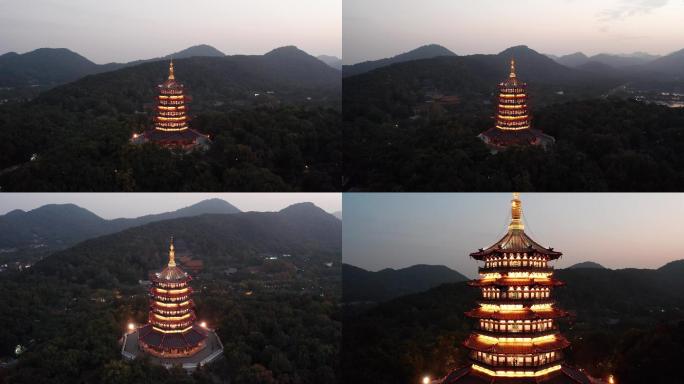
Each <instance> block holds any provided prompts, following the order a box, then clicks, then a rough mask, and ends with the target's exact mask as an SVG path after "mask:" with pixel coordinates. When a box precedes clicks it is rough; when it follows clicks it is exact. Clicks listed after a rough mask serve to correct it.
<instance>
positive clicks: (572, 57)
mask: <svg viewBox="0 0 684 384" xmlns="http://www.w3.org/2000/svg"><path fill="white" fill-rule="evenodd" d="M555 60H556V62H557V63H559V64H563V65H565V66H566V67H571V68H574V67H577V66H580V65H582V64H586V63H587V62H589V58H588V57H587V55H585V54H584V53H582V52H575V53H572V54H569V55H565V56H561V57H559V58H557V59H555Z"/></svg>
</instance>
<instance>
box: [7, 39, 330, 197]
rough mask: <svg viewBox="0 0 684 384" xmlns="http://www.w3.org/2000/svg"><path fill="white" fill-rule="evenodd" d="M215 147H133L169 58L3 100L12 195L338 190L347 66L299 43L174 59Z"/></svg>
mask: <svg viewBox="0 0 684 384" xmlns="http://www.w3.org/2000/svg"><path fill="white" fill-rule="evenodd" d="M175 68H176V78H177V80H178V81H180V82H182V83H184V84H185V86H186V87H187V90H186V91H187V93H188V94H189V96H190V97H191V98H192V101H191V103H190V106H189V111H190V116H191V122H190V126H191V128H194V129H197V130H199V131H201V132H203V133H206V134H209V135H210V136H211V138H212V141H213V143H212V146H211V148H210V150H209V151H207V152H205V153H193V154H191V155H186V156H178V155H174V154H172V153H171V151H169V150H163V149H159V148H157V147H156V146H154V145H146V146H142V147H141V146H132V145H130V144H129V140H130V138H131V136H132V135H133V133H135V132H141V131H143V130H145V129H150V128H151V127H152V117H153V116H154V113H155V111H154V108H153V107H154V101H155V97H156V92H157V85H158V84H160V83H161V82H163V81H164V80H165V79H166V77H167V76H168V62H165V61H155V62H147V63H143V64H140V65H136V66H132V67H127V68H123V69H120V70H116V71H112V72H107V73H102V74H98V75H91V76H87V77H85V78H83V79H81V80H78V81H76V82H74V83H70V84H66V85H63V86H60V87H57V88H54V89H52V90H50V91H47V92H45V93H43V94H41V95H40V97H38V98H36V99H34V100H32V101H30V102H28V103H20V104H17V103H9V104H6V105H3V106H0V188H1V189H2V190H6V191H7V190H14V191H17V190H18V191H25V190H31V191H156V192H159V191H208V190H212V191H213V190H224V191H274V190H276V191H286V190H295V191H296V190H309V191H329V190H339V182H340V180H341V176H340V168H341V165H340V164H341V149H340V148H339V147H340V143H341V140H340V136H341V128H340V118H339V113H340V109H339V107H340V97H341V96H340V93H341V73H340V71H338V70H335V69H333V68H330V67H329V66H328V65H326V64H325V63H323V62H321V61H320V60H318V59H316V58H314V57H312V56H310V55H308V54H306V53H305V52H303V51H301V50H298V49H297V48H295V47H283V48H280V49H276V50H274V51H272V52H269V53H268V54H266V55H262V56H227V57H191V58H186V59H179V60H177V61H175Z"/></svg>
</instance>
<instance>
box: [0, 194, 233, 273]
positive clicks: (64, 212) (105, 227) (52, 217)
mask: <svg viewBox="0 0 684 384" xmlns="http://www.w3.org/2000/svg"><path fill="white" fill-rule="evenodd" d="M238 212H240V210H239V209H237V208H236V207H235V206H233V205H232V204H230V203H228V202H227V201H224V200H221V199H209V200H203V201H201V202H199V203H196V204H193V205H190V206H188V207H184V208H181V209H178V210H175V211H172V212H164V213H159V214H151V215H145V216H141V217H137V218H118V219H113V220H106V219H103V218H102V217H100V216H97V215H96V214H94V213H92V212H90V211H88V210H87V209H85V208H81V207H79V206H77V205H74V204H49V205H44V206H42V207H39V208H36V209H32V210H30V211H26V212H25V211H22V210H14V211H11V212H8V213H7V214H5V215H2V216H0V248H1V249H4V252H3V253H2V260H5V262H7V261H13V260H15V259H13V258H14V257H15V255H14V254H15V253H17V255H16V260H19V261H30V260H31V258H32V256H33V255H44V254H46V253H49V252H51V251H54V250H58V249H63V248H67V247H70V246H72V245H74V244H76V243H78V242H79V241H82V240H85V239H89V238H92V237H97V236H101V235H105V234H109V233H114V232H118V231H121V230H124V229H127V228H131V227H135V226H140V225H143V224H147V223H151V222H154V221H160V220H167V219H173V218H180V217H190V216H197V215H202V214H207V213H212V214H230V213H238ZM31 250H33V251H34V252H33V253H32V252H30V251H31Z"/></svg>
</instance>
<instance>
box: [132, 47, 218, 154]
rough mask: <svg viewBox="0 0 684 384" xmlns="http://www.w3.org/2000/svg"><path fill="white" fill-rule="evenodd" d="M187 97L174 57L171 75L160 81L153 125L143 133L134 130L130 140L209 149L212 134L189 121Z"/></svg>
mask: <svg viewBox="0 0 684 384" xmlns="http://www.w3.org/2000/svg"><path fill="white" fill-rule="evenodd" d="M187 101H188V97H187V96H186V95H185V91H184V86H183V84H181V83H179V82H177V81H176V75H175V73H174V67H173V60H171V62H170V63H169V77H168V78H167V79H166V81H164V83H162V84H160V85H159V95H158V96H157V103H156V108H157V114H156V116H155V118H154V128H153V129H150V130H148V131H145V132H143V133H141V134H134V135H133V138H132V139H131V142H132V143H134V144H142V143H146V142H153V143H156V144H158V145H161V146H164V147H168V148H178V149H183V150H185V151H190V150H194V149H198V148H199V149H206V148H207V147H208V146H209V143H210V139H209V136H207V135H204V134H202V133H200V132H198V131H196V130H194V129H192V128H190V127H189V125H188V121H189V117H188V114H187Z"/></svg>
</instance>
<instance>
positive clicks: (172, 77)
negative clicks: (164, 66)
mask: <svg viewBox="0 0 684 384" xmlns="http://www.w3.org/2000/svg"><path fill="white" fill-rule="evenodd" d="M169 80H176V76H174V74H173V59H171V62H170V63H169Z"/></svg>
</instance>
